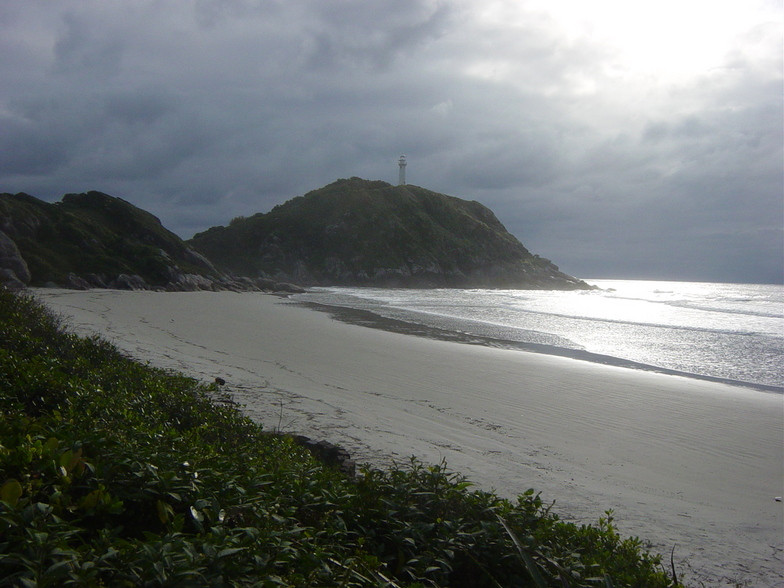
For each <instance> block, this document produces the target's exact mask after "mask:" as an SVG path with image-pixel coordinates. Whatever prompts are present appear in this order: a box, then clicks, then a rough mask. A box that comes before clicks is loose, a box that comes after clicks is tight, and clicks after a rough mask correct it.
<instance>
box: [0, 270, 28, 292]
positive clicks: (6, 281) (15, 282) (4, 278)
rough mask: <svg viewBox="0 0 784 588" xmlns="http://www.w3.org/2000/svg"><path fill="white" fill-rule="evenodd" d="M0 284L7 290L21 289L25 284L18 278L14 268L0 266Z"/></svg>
mask: <svg viewBox="0 0 784 588" xmlns="http://www.w3.org/2000/svg"><path fill="white" fill-rule="evenodd" d="M0 286H2V287H4V288H8V289H9V290H23V289H24V288H26V287H27V285H26V284H25V283H24V282H22V280H20V279H19V278H18V277H17V275H16V273H14V270H12V269H8V268H0Z"/></svg>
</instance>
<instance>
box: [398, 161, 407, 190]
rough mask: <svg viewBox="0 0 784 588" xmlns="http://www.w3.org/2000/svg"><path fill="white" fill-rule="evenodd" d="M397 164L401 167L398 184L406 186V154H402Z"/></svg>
mask: <svg viewBox="0 0 784 588" xmlns="http://www.w3.org/2000/svg"><path fill="white" fill-rule="evenodd" d="M397 164H398V166H399V167H400V175H399V176H398V181H397V185H398V186H405V185H406V156H405V155H401V156H400V159H398V160H397Z"/></svg>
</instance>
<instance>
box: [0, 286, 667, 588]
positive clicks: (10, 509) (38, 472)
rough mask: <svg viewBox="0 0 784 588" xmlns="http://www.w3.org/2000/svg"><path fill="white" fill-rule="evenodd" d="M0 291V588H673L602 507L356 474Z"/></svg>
mask: <svg viewBox="0 0 784 588" xmlns="http://www.w3.org/2000/svg"><path fill="white" fill-rule="evenodd" d="M216 395H217V391H216V390H215V389H214V387H210V386H205V385H202V384H200V383H198V382H197V381H195V380H193V379H191V378H188V377H185V376H183V375H182V374H177V373H170V372H166V371H163V370H159V369H154V368H151V367H149V366H147V365H143V364H140V363H138V362H135V361H132V360H130V359H129V358H127V357H125V356H123V354H122V353H120V352H119V351H118V350H117V349H116V348H115V347H113V346H112V345H110V344H109V343H107V342H106V341H104V340H102V339H100V338H81V337H77V336H75V335H73V334H71V333H69V332H68V331H67V330H66V329H64V328H63V325H62V321H60V320H58V318H57V317H55V316H52V315H51V313H49V312H48V311H47V310H46V309H45V308H44V307H43V306H41V305H40V304H38V303H37V302H36V301H35V300H34V299H32V298H31V297H29V296H26V295H16V294H12V293H10V292H7V291H0V408H1V409H2V412H1V413H0V586H38V587H44V586H129V587H131V586H246V585H247V586H412V587H414V586H477V587H481V586H504V587H506V586H536V587H541V586H573V587H578V586H617V587H620V586H646V587H648V586H650V587H665V586H675V585H676V584H675V583H674V582H673V581H672V580H670V579H669V578H668V577H667V575H666V574H665V573H664V572H663V570H662V568H661V566H660V564H659V559H658V557H654V556H651V555H650V554H648V553H647V552H646V551H645V550H644V549H643V547H642V544H641V542H640V541H638V540H636V539H622V538H621V537H620V536H619V535H618V533H617V531H616V529H615V527H614V525H613V522H612V519H611V518H610V517H609V516H608V518H605V519H602V520H600V521H599V524H598V525H596V526H582V527H578V526H576V525H573V524H569V523H564V522H562V521H560V520H559V519H558V517H557V516H556V515H555V514H553V513H551V512H550V509H549V508H548V507H546V506H545V505H544V504H543V503H542V500H541V498H540V497H539V496H538V495H536V494H534V492H533V491H529V492H528V493H526V494H524V495H522V496H520V497H519V498H518V499H517V501H515V502H512V501H508V500H504V499H501V498H499V497H498V496H496V495H494V494H492V493H487V492H477V491H474V490H472V489H471V486H470V484H469V483H468V482H467V481H466V480H464V479H463V478H462V477H461V476H459V475H458V474H455V473H453V472H450V471H449V470H448V469H447V468H446V465H445V464H439V465H435V466H427V465H424V464H421V463H419V462H417V461H415V460H412V462H411V463H410V464H407V466H406V467H399V468H394V469H391V470H389V471H379V470H375V469H372V468H364V469H363V470H362V471H361V474H360V475H359V476H357V477H356V478H351V479H350V478H346V477H345V476H343V475H342V474H340V473H339V472H338V471H337V470H336V469H334V468H332V467H328V466H326V465H324V464H322V463H320V462H318V461H316V460H315V459H314V458H313V457H312V456H311V455H310V454H309V453H308V452H307V451H306V450H304V449H303V448H302V447H301V446H299V445H298V444H296V443H295V442H294V441H293V440H292V439H291V438H289V437H287V436H285V435H271V434H266V433H265V432H263V431H262V430H261V428H260V427H259V426H258V425H256V424H254V423H253V422H251V421H250V420H248V419H247V418H245V417H244V416H243V415H242V414H241V412H240V411H239V409H238V408H237V407H234V406H232V405H230V404H229V405H227V404H226V403H216V402H214V400H213V399H214V398H215V397H216Z"/></svg>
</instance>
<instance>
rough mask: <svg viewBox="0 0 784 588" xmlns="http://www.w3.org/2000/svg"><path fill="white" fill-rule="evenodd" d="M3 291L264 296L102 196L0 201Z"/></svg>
mask: <svg viewBox="0 0 784 588" xmlns="http://www.w3.org/2000/svg"><path fill="white" fill-rule="evenodd" d="M0 284H2V285H5V286H6V287H23V286H24V285H31V286H60V287H65V288H74V289H87V288H107V287H108V288H117V289H125V290H146V289H151V288H156V289H167V290H217V289H237V290H247V289H261V288H260V287H259V286H257V285H256V283H255V282H254V281H252V280H244V279H239V280H238V279H232V278H229V277H228V276H227V275H226V274H224V273H223V272H221V271H219V270H218V269H217V268H216V267H215V266H214V265H213V264H212V263H211V262H210V261H208V260H207V258H205V257H204V256H203V255H202V254H200V253H198V252H196V251H194V250H193V249H192V248H190V247H189V246H188V245H186V244H185V243H184V242H183V241H182V239H180V238H179V237H178V236H177V235H175V234H174V233H172V232H171V231H168V230H167V229H165V228H164V227H163V226H162V225H161V222H160V221H159V220H158V218H157V217H155V216H153V215H152V214H150V213H149V212H146V211H144V210H142V209H140V208H137V207H136V206H133V205H132V204H130V203H128V202H126V201H124V200H122V199H120V198H114V197H112V196H109V195H107V194H103V193H101V192H87V193H85V194H67V195H66V196H64V197H63V199H62V201H61V202H56V203H47V202H44V201H42V200H39V199H38V198H34V197H33V196H30V195H28V194H0Z"/></svg>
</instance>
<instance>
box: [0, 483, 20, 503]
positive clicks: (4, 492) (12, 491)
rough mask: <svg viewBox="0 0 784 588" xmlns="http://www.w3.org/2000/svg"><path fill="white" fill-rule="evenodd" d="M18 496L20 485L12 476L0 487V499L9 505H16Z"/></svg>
mask: <svg viewBox="0 0 784 588" xmlns="http://www.w3.org/2000/svg"><path fill="white" fill-rule="evenodd" d="M20 496H22V485H21V484H20V483H19V481H18V480H15V479H14V478H11V479H10V480H8V481H6V483H5V484H3V486H2V488H0V500H2V501H3V502H5V503H6V504H9V505H10V506H16V505H17V503H18V502H19V497H20Z"/></svg>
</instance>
